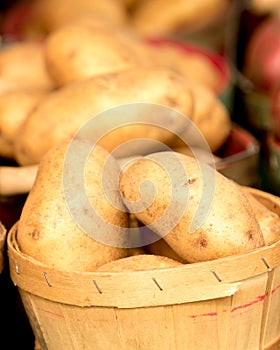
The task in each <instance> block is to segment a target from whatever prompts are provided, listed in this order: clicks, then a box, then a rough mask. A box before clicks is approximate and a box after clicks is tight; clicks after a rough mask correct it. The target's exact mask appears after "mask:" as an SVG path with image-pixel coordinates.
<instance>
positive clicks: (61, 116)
mask: <svg viewBox="0 0 280 350" xmlns="http://www.w3.org/2000/svg"><path fill="white" fill-rule="evenodd" d="M132 102H135V103H136V102H146V103H151V104H152V105H151V106H148V107H147V109H146V111H144V112H143V111H142V115H141V121H142V122H143V123H144V125H141V124H138V125H135V124H134V125H128V126H126V127H124V126H123V127H119V128H117V129H115V130H113V131H112V132H110V133H109V135H107V136H104V137H103V138H102V139H101V140H100V142H99V143H100V144H101V145H102V146H103V147H105V148H106V149H107V150H108V151H112V150H114V149H115V148H116V147H117V146H119V145H120V144H122V143H124V142H126V141H129V140H134V139H135V138H138V137H144V138H146V140H149V139H151V140H157V141H161V142H165V141H167V140H170V139H171V138H173V137H174V135H172V134H170V133H169V132H168V131H164V130H162V129H159V128H158V127H156V126H154V127H153V126H152V125H147V124H145V123H150V124H151V123H158V122H159V121H161V123H165V125H166V127H169V126H170V123H171V124H172V125H171V127H173V128H174V127H175V129H176V128H177V129H178V128H179V127H180V125H181V123H182V121H179V125H178V126H176V123H177V119H175V118H174V119H175V120H174V121H173V119H172V118H170V116H168V115H167V118H166V119H165V116H164V114H163V113H161V114H160V115H158V112H157V115H156V114H155V110H154V107H153V104H159V105H162V106H167V107H169V108H172V109H175V110H177V111H179V112H181V113H183V114H185V115H190V113H191V110H192V103H193V101H192V94H191V91H190V88H189V86H186V85H185V83H184V80H182V79H181V78H180V76H178V75H177V74H176V73H174V72H172V71H169V70H167V69H152V70H148V69H146V68H138V69H133V70H127V71H125V72H121V73H118V74H111V75H102V76H99V77H95V78H90V79H86V80H83V81H79V82H74V83H72V84H68V85H66V86H64V87H62V88H60V89H58V90H56V91H53V92H52V93H50V94H49V95H48V97H47V98H45V99H44V101H42V103H40V104H39V105H38V106H37V108H36V110H35V111H34V112H33V113H30V114H29V116H28V118H26V120H25V122H24V124H23V125H22V128H21V130H20V132H19V135H18V139H17V145H16V158H17V161H18V162H19V163H20V164H23V165H26V164H32V163H33V164H34V163H38V162H39V161H40V159H41V157H42V156H43V154H45V152H46V151H48V150H49V149H50V148H51V147H52V146H53V145H55V144H57V143H58V142H61V141H63V140H64V139H65V138H66V137H71V136H73V135H74V134H75V133H76V132H77V131H78V130H79V129H80V128H81V127H82V126H83V125H85V123H86V122H88V121H90V120H93V119H92V118H93V117H94V116H96V114H98V113H100V112H102V111H104V110H107V109H110V108H112V107H115V106H118V105H121V104H128V103H132ZM119 111H121V110H120V109H119ZM157 111H158V109H157ZM161 111H162V110H161V109H160V112H161ZM140 112H141V111H140V110H139V107H138V106H134V107H133V105H132V110H131V114H129V115H127V114H124V113H122V115H121V116H119V115H118V114H119V113H120V112H118V113H117V112H116V113H115V116H114V117H115V118H118V119H112V122H111V119H110V120H109V121H108V118H104V125H103V124H102V123H103V122H101V120H100V119H99V122H98V124H97V125H96V124H94V123H93V122H91V123H90V124H89V126H88V128H89V130H88V137H90V138H92V135H95V134H96V133H97V132H100V131H102V130H104V132H105V131H106V132H107V130H110V128H111V127H112V126H113V125H114V124H116V120H117V124H118V125H117V126H122V125H125V124H131V123H133V122H135V121H137V120H139V117H138V113H140ZM168 112H170V110H168ZM169 115H170V114H169ZM110 118H113V116H111V117H110ZM159 118H161V119H159ZM182 119H183V118H182ZM165 121H166V122H165ZM156 125H157V124H156ZM95 128H96V130H95ZM46 135H48V137H46ZM102 135H103V133H102ZM146 144H147V146H146ZM146 144H145V145H144V146H142V147H144V148H146V147H147V150H146V149H145V150H144V151H149V150H150V144H149V142H148V141H147V142H146ZM152 146H153V147H154V144H153V145H152ZM124 151H125V152H127V153H126V154H123V156H130V155H132V154H131V152H133V153H135V152H138V151H141V147H139V146H138V144H137V145H136V149H135V150H134V149H132V147H131V146H130V147H125V150H124ZM120 156H121V155H120Z"/></svg>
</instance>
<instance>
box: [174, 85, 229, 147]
mask: <svg viewBox="0 0 280 350" xmlns="http://www.w3.org/2000/svg"><path fill="white" fill-rule="evenodd" d="M191 90H192V93H193V99H194V111H193V113H192V118H191V120H192V122H193V123H194V125H196V126H197V127H198V129H199V131H200V133H201V135H202V136H203V137H204V138H205V141H206V142H207V143H208V146H209V149H210V150H211V151H212V152H213V153H215V152H217V151H218V150H219V148H220V147H221V146H222V145H223V144H224V142H225V141H226V139H227V138H228V137H229V135H230V132H231V127H232V124H231V120H230V118H229V114H228V111H227V110H226V107H225V106H224V105H223V103H221V102H220V101H219V100H218V99H217V97H216V95H215V94H214V93H213V92H212V91H211V90H209V89H208V88H207V87H206V86H203V85H202V84H199V83H194V82H193V83H192V84H191ZM192 132H193V130H192V129H187V130H186V132H185V133H182V136H183V138H184V140H188V144H190V145H191V146H194V147H198V148H199V147H201V148H203V145H202V144H201V139H200V138H198V142H197V141H196V140H195V139H192ZM177 140H178V138H177ZM171 145H176V146H177V147H178V146H180V145H181V146H185V145H184V144H182V142H181V140H180V139H179V142H178V141H176V139H173V142H172V144H171Z"/></svg>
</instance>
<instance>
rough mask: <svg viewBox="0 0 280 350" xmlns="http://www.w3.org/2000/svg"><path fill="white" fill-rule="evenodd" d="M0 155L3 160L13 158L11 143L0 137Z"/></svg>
mask: <svg viewBox="0 0 280 350" xmlns="http://www.w3.org/2000/svg"><path fill="white" fill-rule="evenodd" d="M0 150H1V151H0V155H1V156H2V157H4V158H8V159H11V160H12V159H13V158H14V145H13V143H12V142H11V141H8V140H7V139H6V138H4V137H3V136H1V135H0Z"/></svg>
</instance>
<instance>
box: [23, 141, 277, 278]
mask: <svg viewBox="0 0 280 350" xmlns="http://www.w3.org/2000/svg"><path fill="white" fill-rule="evenodd" d="M71 147H72V149H73V152H72V155H71V157H70V156H69V154H68V155H67V156H66V154H67V151H68V150H69V142H68V141H64V142H62V143H60V144H58V145H56V146H54V147H53V148H51V149H50V150H49V151H48V152H47V153H46V154H45V155H44V156H43V158H42V160H41V162H40V164H39V169H38V172H37V178H36V181H35V184H34V186H33V188H32V190H31V192H30V193H29V195H28V198H27V200H26V202H25V205H24V207H23V210H22V214H21V217H20V219H19V222H18V231H17V240H18V244H19V248H20V250H21V251H22V252H23V253H25V254H28V255H29V256H31V257H33V258H35V259H37V260H38V261H41V262H43V263H45V264H47V265H48V266H52V267H55V268H58V269H62V270H69V271H121V270H143V269H152V268H166V267H175V266H181V265H182V264H186V263H195V262H200V261H208V260H213V259H218V258H222V257H226V256H231V255H235V254H243V253H246V252H250V251H253V250H255V249H257V248H259V247H262V246H264V245H270V244H272V243H273V242H275V241H277V240H279V239H280V218H279V216H278V215H277V214H275V213H274V212H272V211H270V210H269V209H267V208H266V207H264V206H263V205H262V204H261V203H260V202H258V201H257V200H256V199H255V198H254V197H252V195H251V194H249V192H247V191H246V190H245V189H244V188H243V187H241V186H240V185H238V184H237V183H235V182H233V181H232V180H229V179H228V178H226V177H224V176H223V175H221V174H220V173H219V172H217V171H216V170H215V169H214V168H212V167H210V166H209V165H207V164H205V163H201V162H198V161H197V160H195V159H194V158H193V157H189V156H186V155H183V154H180V153H175V152H169V151H161V152H155V153H151V154H149V155H147V156H141V157H136V158H133V159H130V160H128V161H127V162H126V163H120V162H119V161H118V160H117V159H115V158H114V157H113V156H112V155H111V154H110V153H109V152H108V151H106V150H105V149H104V148H102V147H100V146H98V145H96V146H95V147H94V148H92V147H93V145H92V144H91V143H90V142H89V141H87V140H81V139H80V140H79V139H74V140H72V141H71ZM85 154H87V157H86V161H85V162H84V160H83V159H84V155H85ZM69 157H70V158H69ZM84 163H85V164H84ZM180 167H181V169H179V168H180ZM79 171H81V172H82V174H83V176H82V178H80V177H79V176H77V173H79ZM203 173H204V174H205V173H206V174H207V177H206V178H205V177H204V176H203ZM207 186H208V187H207ZM83 194H84V196H85V197H86V200H85V198H84V197H83ZM209 200H210V201H209ZM87 201H88V202H87ZM199 208H200V210H202V213H203V217H202V218H201V220H200V221H199V222H198V225H195V226H193V220H194V218H195V216H196V213H197V212H198V211H199ZM137 227H138V229H139V232H140V235H142V236H141V237H140V240H138V241H137V244H136V243H134V241H133V237H130V238H131V240H129V239H128V237H129V235H134V234H135V229H136V230H137ZM131 228H133V230H131ZM142 239H143V241H142ZM142 242H143V244H142V245H141V243H142Z"/></svg>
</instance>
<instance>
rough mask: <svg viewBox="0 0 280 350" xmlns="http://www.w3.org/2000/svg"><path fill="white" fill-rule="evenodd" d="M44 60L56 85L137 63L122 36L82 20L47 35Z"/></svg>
mask: <svg viewBox="0 0 280 350" xmlns="http://www.w3.org/2000/svg"><path fill="white" fill-rule="evenodd" d="M45 60H46V66H47V69H48V72H49V74H50V75H51V76H52V78H53V80H54V81H55V82H56V84H57V85H58V86H62V85H65V84H68V83H70V82H72V81H76V80H80V79H84V78H88V77H92V76H96V75H100V74H107V73H115V72H119V71H123V70H126V69H129V68H131V67H135V66H137V65H138V60H137V56H136V55H135V53H134V51H133V50H131V49H130V47H129V46H128V44H127V43H126V41H125V40H124V37H123V36H119V35H117V33H112V31H108V30H104V29H101V28H99V29H97V28H96V26H92V25H91V24H90V23H89V22H81V21H80V22H78V23H75V22H74V23H72V24H69V25H65V26H63V27H60V28H59V29H58V30H56V31H54V32H53V33H51V34H50V35H49V36H48V37H47V39H46V50H45Z"/></svg>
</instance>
